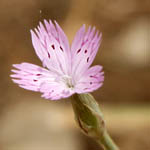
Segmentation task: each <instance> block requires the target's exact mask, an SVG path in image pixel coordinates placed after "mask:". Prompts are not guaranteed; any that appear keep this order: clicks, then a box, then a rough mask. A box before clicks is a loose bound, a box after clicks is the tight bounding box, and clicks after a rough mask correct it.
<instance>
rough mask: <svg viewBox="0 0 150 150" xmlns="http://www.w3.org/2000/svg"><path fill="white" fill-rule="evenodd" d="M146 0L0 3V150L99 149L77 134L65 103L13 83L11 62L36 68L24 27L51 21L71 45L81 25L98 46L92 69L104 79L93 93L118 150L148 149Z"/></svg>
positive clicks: (149, 24) (149, 29) (149, 7)
mask: <svg viewBox="0 0 150 150" xmlns="http://www.w3.org/2000/svg"><path fill="white" fill-rule="evenodd" d="M149 14H150V2H149V1H148V0H143V1H140V0H121V1H120V0H115V1H113V0H101V1H100V0H92V1H90V0H55V1H52V0H44V1H42V0H32V1H31V0H26V1H23V0H11V1H9V0H1V1H0V22H1V23H0V69H1V73H0V77H1V78H0V79H1V81H0V94H1V97H0V149H1V150H97V149H98V146H97V144H96V143H95V142H93V141H91V139H89V138H87V137H85V136H84V135H82V134H81V133H80V132H79V130H78V129H77V127H76V125H75V122H74V118H73V112H72V108H71V105H70V101H69V99H68V100H61V101H47V100H44V99H42V98H40V93H35V92H31V91H27V90H24V89H21V88H19V87H18V86H17V85H16V84H13V82H12V81H11V79H10V77H9V75H10V74H11V72H10V70H11V69H12V64H16V63H21V62H30V63H34V64H37V65H41V62H40V60H39V59H38V58H37V56H36V54H35V52H34V49H33V47H32V43H31V36H30V29H33V28H34V27H36V26H37V24H38V22H39V21H42V20H43V19H52V20H54V19H55V20H57V22H58V23H59V24H60V25H61V27H62V28H63V29H64V31H65V33H66V34H67V36H68V38H69V40H70V42H71V41H72V39H73V36H74V35H75V33H76V31H77V30H78V29H79V27H80V26H81V25H82V24H86V25H94V26H96V27H97V29H99V30H100V31H101V32H102V33H103V41H102V44H101V47H100V49H99V52H98V54H97V56H96V59H95V61H94V64H101V65H103V66H104V71H105V82H104V85H103V87H102V88H100V89H99V90H97V91H96V92H94V93H93V95H94V96H95V98H96V100H97V101H98V102H99V104H100V105H101V107H102V110H103V112H104V115H105V118H106V123H107V127H108V130H109V131H110V133H111V135H112V137H113V138H114V140H115V141H116V143H118V145H119V147H120V148H121V150H134V149H136V150H143V149H144V150H149V149H150V139H149V134H150V90H149V85H150V79H149V78H150V42H149V41H150V38H149V37H150V19H149V18H150V15H149Z"/></svg>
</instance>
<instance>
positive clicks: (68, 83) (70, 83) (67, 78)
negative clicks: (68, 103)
mask: <svg viewBox="0 0 150 150" xmlns="http://www.w3.org/2000/svg"><path fill="white" fill-rule="evenodd" d="M62 80H63V82H64V83H65V85H66V86H67V87H68V88H69V89H73V88H74V84H73V81H72V78H71V77H70V76H68V75H64V76H63V77H62Z"/></svg>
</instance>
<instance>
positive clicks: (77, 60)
mask: <svg viewBox="0 0 150 150" xmlns="http://www.w3.org/2000/svg"><path fill="white" fill-rule="evenodd" d="M31 36H32V43H33V47H34V49H35V52H36V54H37V56H38V57H39V58H40V60H41V61H42V63H43V67H45V68H43V67H40V66H37V65H34V64H30V63H21V64H14V65H13V67H15V68H16V69H17V70H14V69H13V70H12V72H14V73H15V74H13V75H11V77H12V78H15V79H12V80H13V81H14V82H15V83H17V84H19V86H20V87H22V88H24V89H28V90H32V91H37V92H41V93H42V97H44V98H46V99H51V100H57V99H61V98H66V97H69V96H71V95H72V94H74V93H78V94H81V93H87V92H92V91H94V90H96V89H98V88H99V87H101V86H102V84H103V81H104V76H103V74H104V73H103V72H101V71H102V66H99V65H96V66H93V67H90V65H91V64H92V62H93V60H94V58H95V56H96V53H97V51H98V48H99V46H100V42H101V34H99V33H98V31H97V32H96V31H95V27H93V28H91V27H89V28H88V30H87V32H86V31H85V25H83V26H82V27H81V28H80V29H79V31H78V32H77V33H76V36H75V38H74V40H73V42H72V45H71V48H70V47H69V42H68V39H67V37H66V35H65V33H64V32H63V30H62V29H61V28H60V26H59V25H58V24H57V22H56V21H55V24H53V23H52V22H51V21H49V22H48V21H46V20H44V25H43V24H42V23H40V24H39V26H38V27H37V29H35V31H32V30H31Z"/></svg>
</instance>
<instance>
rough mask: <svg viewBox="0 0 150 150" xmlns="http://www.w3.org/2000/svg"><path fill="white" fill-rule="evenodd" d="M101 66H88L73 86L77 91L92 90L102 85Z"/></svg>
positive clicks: (85, 91) (102, 73)
mask: <svg viewBox="0 0 150 150" xmlns="http://www.w3.org/2000/svg"><path fill="white" fill-rule="evenodd" d="M101 71H102V66H98V65H96V66H93V67H91V68H89V69H88V70H87V71H86V72H85V73H84V75H83V76H82V77H81V78H80V79H79V80H78V82H77V83H76V86H75V91H76V92H77V93H87V92H92V91H94V90H96V89H98V88H100V87H101V86H102V85H103V81H104V76H103V75H104V72H101Z"/></svg>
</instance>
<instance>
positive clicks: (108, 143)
mask: <svg viewBox="0 0 150 150" xmlns="http://www.w3.org/2000/svg"><path fill="white" fill-rule="evenodd" d="M97 142H98V144H100V145H101V146H102V147H103V148H104V150H119V148H118V147H117V145H116V144H115V143H114V142H113V140H112V139H111V137H110V136H109V134H108V132H107V131H106V132H105V133H104V134H103V136H102V137H100V138H99V139H98V140H97Z"/></svg>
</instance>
